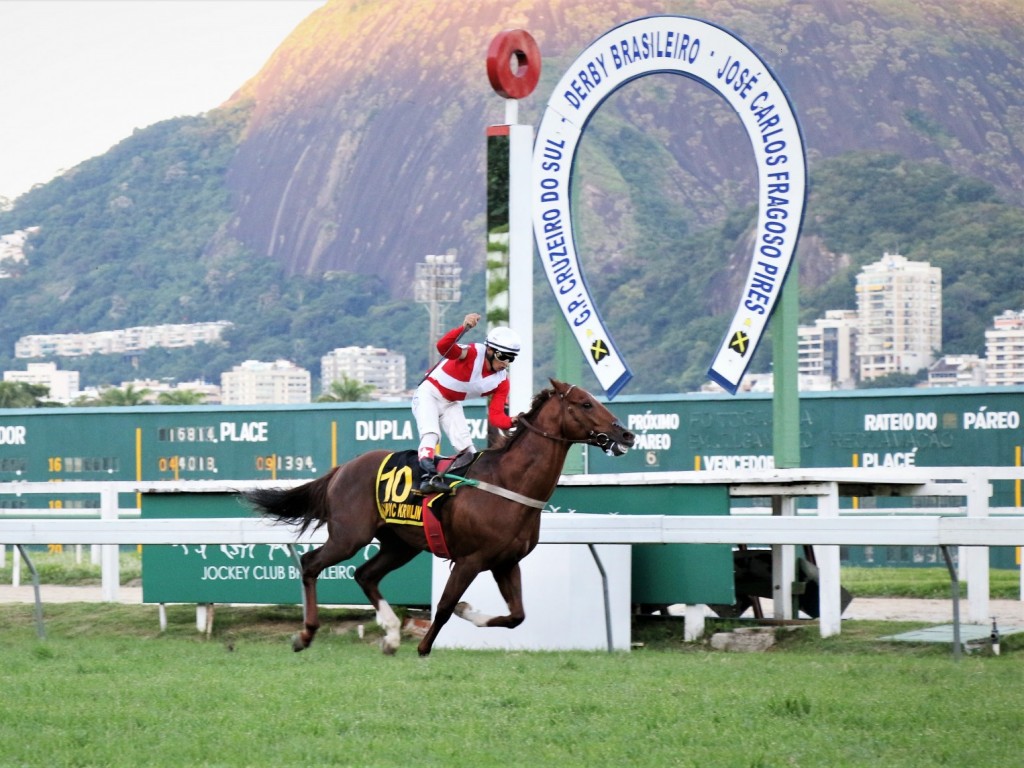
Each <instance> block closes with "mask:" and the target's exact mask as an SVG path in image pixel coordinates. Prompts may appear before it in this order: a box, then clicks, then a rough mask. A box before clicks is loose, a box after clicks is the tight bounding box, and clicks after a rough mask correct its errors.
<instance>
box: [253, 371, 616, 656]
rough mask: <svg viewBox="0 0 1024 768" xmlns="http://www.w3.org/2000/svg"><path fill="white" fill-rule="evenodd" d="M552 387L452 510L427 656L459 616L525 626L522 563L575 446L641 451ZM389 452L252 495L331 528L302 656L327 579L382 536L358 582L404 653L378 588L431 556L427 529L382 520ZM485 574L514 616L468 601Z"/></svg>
mask: <svg viewBox="0 0 1024 768" xmlns="http://www.w3.org/2000/svg"><path fill="white" fill-rule="evenodd" d="M551 385H552V386H551V388H550V389H545V390H544V391H542V392H540V393H539V394H537V395H536V396H535V397H534V399H533V403H532V405H531V408H530V411H529V412H528V413H525V414H521V415H520V416H519V419H518V426H517V428H516V430H515V433H514V434H513V435H512V436H511V437H510V438H508V440H507V441H506V442H505V443H504V445H502V446H499V447H497V448H495V449H493V450H488V451H484V452H483V455H482V456H481V457H480V458H479V459H478V460H477V461H476V462H475V463H474V464H473V465H472V466H471V467H469V468H468V469H467V470H466V477H467V479H468V480H469V483H467V484H466V485H463V486H462V487H460V488H458V490H457V492H456V493H454V494H453V495H452V496H451V497H450V498H448V499H447V501H446V503H445V506H444V509H443V512H442V514H441V523H442V529H443V532H444V537H445V540H446V541H447V545H448V552H449V554H450V557H451V560H452V567H451V574H450V575H449V577H448V582H447V584H446V585H445V588H444V592H443V593H442V595H441V597H440V599H439V600H438V603H437V611H436V613H435V614H434V617H433V621H432V623H431V625H430V628H429V629H428V630H427V633H426V635H425V636H424V637H423V639H422V640H421V641H420V644H419V649H418V650H419V654H420V656H426V655H428V654H429V653H430V649H431V647H432V646H433V644H434V640H435V639H436V638H437V633H438V632H440V631H441V628H442V627H443V626H444V625H445V623H446V622H447V621H448V619H449V618H451V615H452V613H456V614H457V615H458V616H460V617H461V618H463V619H466V620H467V621H471V622H473V623H474V624H476V625H477V626H480V627H508V628H512V627H516V626H518V625H519V624H521V623H522V621H523V619H524V618H525V616H526V614H525V613H524V611H523V597H522V580H521V576H520V572H519V561H520V560H522V559H523V558H524V557H526V556H527V555H528V554H529V553H530V552H531V551H533V548H534V547H535V546H537V540H538V538H539V537H540V513H541V508H543V506H544V504H545V503H546V502H547V500H548V499H550V498H551V494H553V493H554V491H555V485H556V484H557V482H558V476H559V474H561V471H562V465H563V464H564V463H565V457H566V455H567V454H568V452H569V447H570V446H571V445H572V444H573V443H587V444H590V445H594V446H597V447H598V448H601V449H603V450H605V451H607V452H609V453H611V454H613V455H617V456H621V455H622V454H623V453H625V452H626V451H627V450H628V449H629V448H630V446H632V445H633V441H634V435H633V434H632V433H630V432H627V431H626V429H625V428H624V427H623V426H622V424H620V423H619V421H618V420H617V419H616V418H615V416H614V415H613V414H612V413H611V411H609V410H608V409H607V408H605V407H604V406H603V405H602V404H601V403H599V402H598V401H597V400H596V399H595V398H594V397H593V395H591V394H590V393H589V392H587V391H585V390H583V389H580V388H579V387H577V386H575V385H569V384H565V383H563V382H560V381H555V380H554V379H552V380H551ZM387 453H388V452H387V451H383V450H377V451H371V452H369V453H365V454H363V455H362V456H358V457H356V458H355V459H352V460H351V461H349V462H348V463H346V464H343V465H341V466H339V467H335V468H334V469H332V470H331V471H330V472H328V473H327V474H326V475H324V476H323V477H320V478H318V479H316V480H312V481H310V482H308V483H305V484H304V485H300V486H298V487H296V488H292V489H287V490H282V489H259V490H253V491H248V492H245V493H243V494H242V495H243V497H244V498H245V499H246V500H247V501H248V502H250V503H251V504H252V505H254V506H255V507H256V508H257V509H259V510H260V512H261V513H262V514H264V515H266V516H268V517H272V518H276V519H277V520H280V521H285V522H291V523H297V524H301V526H302V530H303V531H304V530H306V529H307V528H308V527H309V526H311V525H312V526H313V527H314V528H318V527H320V526H322V525H325V524H326V525H327V532H328V538H327V543H326V544H324V545H323V546H322V547H318V548H316V549H313V550H310V551H309V552H307V553H306V554H304V555H303V556H302V584H303V588H304V590H305V610H304V616H303V623H304V627H303V629H302V631H301V632H300V633H298V634H297V635H296V636H295V637H294V639H293V642H292V647H293V648H294V649H295V650H296V651H301V650H303V649H305V648H308V647H309V645H310V643H312V642H313V637H314V636H315V635H316V632H317V630H318V629H319V628H320V622H319V618H318V609H317V598H316V581H317V577H318V576H319V575H320V573H321V572H322V571H323V570H324V569H325V568H329V567H330V566H332V565H334V564H336V563H340V562H341V561H343V560H347V559H349V558H350V557H352V556H353V555H355V554H356V552H358V551H359V550H360V549H361V548H362V547H365V546H366V545H367V544H368V543H369V542H370V541H371V540H372V539H374V538H376V539H377V540H378V541H379V542H380V549H379V550H378V551H377V553H376V554H375V555H374V556H373V557H372V558H371V559H370V560H369V561H367V562H366V563H364V564H363V565H361V566H360V567H359V568H358V569H357V570H356V573H355V578H356V582H357V583H358V584H359V586H360V587H361V588H362V590H363V592H365V593H366V596H367V597H368V598H369V599H370V603H371V604H372V605H373V607H374V609H375V610H376V612H377V623H378V624H380V625H381V626H382V627H383V628H384V630H385V634H384V637H383V639H382V640H381V648H382V650H383V651H384V653H386V654H393V653H395V651H397V650H398V645H399V639H400V629H401V627H400V624H399V621H398V617H397V616H396V615H395V612H394V611H393V610H392V608H391V606H390V605H389V604H388V602H387V601H386V600H385V599H384V597H383V596H382V595H381V593H380V589H379V587H378V585H379V583H380V581H381V579H383V578H384V577H385V576H386V575H387V574H389V573H390V572H391V571H393V570H395V569H397V568H400V567H402V566H403V565H405V564H406V563H408V562H409V561H410V560H412V559H413V557H415V556H416V555H417V554H419V553H420V552H422V551H423V550H426V549H427V539H426V535H425V534H424V529H423V528H421V527H416V526H411V525H393V524H388V523H386V522H385V521H384V519H383V518H382V517H381V515H380V513H379V512H378V509H377V502H376V496H375V495H376V490H377V470H378V467H379V466H380V464H381V461H383V459H384V457H385V456H386V455H387ZM472 483H478V485H473V484H472ZM482 571H490V572H491V573H492V574H493V576H494V580H495V581H496V582H497V584H498V589H499V590H500V591H501V595H502V597H503V598H504V599H505V602H506V603H507V604H508V611H509V612H508V615H507V616H485V615H483V614H480V613H478V612H476V611H474V610H473V608H472V607H471V606H470V605H468V604H466V603H460V602H459V599H460V598H461V597H462V595H463V594H464V593H465V591H466V589H467V588H468V587H469V585H470V583H471V582H472V581H473V579H474V578H476V576H477V574H478V573H480V572H482Z"/></svg>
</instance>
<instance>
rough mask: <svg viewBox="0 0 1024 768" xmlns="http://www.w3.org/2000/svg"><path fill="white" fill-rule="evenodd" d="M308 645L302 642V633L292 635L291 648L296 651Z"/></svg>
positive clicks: (304, 648) (302, 649)
mask: <svg viewBox="0 0 1024 768" xmlns="http://www.w3.org/2000/svg"><path fill="white" fill-rule="evenodd" d="M307 647H308V646H307V645H306V644H305V643H304V642H302V635H300V634H298V633H296V634H294V635H292V650H293V651H295V652H296V653H298V652H299V651H304V650H306V648H307Z"/></svg>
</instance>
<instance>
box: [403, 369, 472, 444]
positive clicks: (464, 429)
mask: <svg viewBox="0 0 1024 768" xmlns="http://www.w3.org/2000/svg"><path fill="white" fill-rule="evenodd" d="M412 414H413V416H415V417H416V431H417V432H419V435H420V445H419V447H420V448H427V447H430V448H433V447H435V446H436V445H437V443H438V441H439V440H440V437H441V429H444V433H445V435H447V436H448V441H449V442H450V443H451V444H452V448H454V449H455V452H456V453H458V452H459V451H461V450H463V449H464V448H465V449H468V450H469V452H470V453H474V452H475V451H476V446H474V445H473V438H472V436H471V434H470V431H469V422H467V421H466V414H465V412H464V411H463V410H462V402H461V401H460V400H454V401H453V400H446V399H445V398H444V396H443V395H442V394H441V393H440V392H439V391H438V390H437V387H435V386H434V385H433V384H431V383H430V382H429V381H424V382H423V383H422V384H420V386H419V388H418V389H417V390H416V394H415V395H413V398H412Z"/></svg>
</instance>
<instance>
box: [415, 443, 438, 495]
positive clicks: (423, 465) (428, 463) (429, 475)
mask: <svg viewBox="0 0 1024 768" xmlns="http://www.w3.org/2000/svg"><path fill="white" fill-rule="evenodd" d="M420 469H422V470H423V476H422V478H421V480H420V490H421V491H431V490H433V486H432V483H433V481H434V479H435V478H436V479H438V480H440V478H438V477H437V465H436V464H435V462H434V456H433V452H431V455H429V456H426V455H424V456H420Z"/></svg>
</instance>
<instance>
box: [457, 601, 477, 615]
mask: <svg viewBox="0 0 1024 768" xmlns="http://www.w3.org/2000/svg"><path fill="white" fill-rule="evenodd" d="M472 610H473V606H472V605H470V604H469V603H467V602H465V601H463V602H461V603H459V604H458V605H456V606H455V615H456V616H458V617H459V618H460V619H464V618H466V612H467V611H472Z"/></svg>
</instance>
